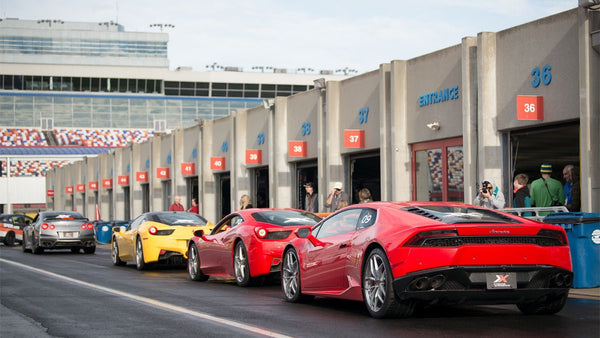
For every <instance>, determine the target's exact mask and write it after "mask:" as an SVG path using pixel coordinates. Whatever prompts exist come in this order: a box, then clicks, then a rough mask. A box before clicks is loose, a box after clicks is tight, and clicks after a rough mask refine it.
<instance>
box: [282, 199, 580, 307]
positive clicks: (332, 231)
mask: <svg viewBox="0 0 600 338" xmlns="http://www.w3.org/2000/svg"><path fill="white" fill-rule="evenodd" d="M295 237H297V238H295V239H293V240H292V241H291V242H290V243H289V244H288V245H287V246H286V248H285V250H284V254H283V258H282V260H283V261H282V271H281V286H282V290H283V294H284V297H285V299H286V300H287V301H288V302H299V301H305V300H309V299H311V298H312V297H314V296H322V297H337V298H344V299H350V300H358V301H364V302H365V305H366V307H367V309H368V311H369V313H370V314H371V316H373V317H375V318H382V317H407V316H410V315H411V314H412V313H413V310H414V308H415V305H416V304H422V305H430V304H461V303H466V304H516V305H517V307H518V308H519V309H520V310H521V311H522V312H523V313H526V314H551V313H556V312H558V311H560V310H561V309H562V308H563V306H564V304H565V302H566V300H567V296H568V293H569V287H570V286H571V284H572V280H573V273H572V268H571V256H570V253H569V247H568V243H567V236H566V233H565V231H564V230H563V229H562V228H561V227H559V226H555V225H551V224H545V223H539V222H535V221H531V220H528V219H525V218H520V217H517V216H513V215H510V214H506V213H502V212H497V211H494V210H490V209H484V208H479V207H474V206H471V205H466V204H460V203H445V202H406V203H399V202H373V203H365V204H356V205H352V206H349V207H346V208H344V209H342V210H340V211H338V212H336V213H335V214H332V215H331V216H329V217H327V218H325V219H323V220H322V221H321V222H320V223H318V224H317V225H315V226H314V227H313V228H312V230H308V229H299V230H297V231H295Z"/></svg>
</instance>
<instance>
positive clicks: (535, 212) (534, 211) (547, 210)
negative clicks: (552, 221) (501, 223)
mask: <svg viewBox="0 0 600 338" xmlns="http://www.w3.org/2000/svg"><path fill="white" fill-rule="evenodd" d="M499 211H503V212H507V213H510V214H513V215H517V216H522V217H525V218H529V219H533V220H536V221H539V222H542V221H543V220H544V217H546V215H547V214H551V213H555V212H569V209H567V207H565V206H564V205H561V206H557V207H540V208H538V207H531V208H506V209H500V210H499ZM540 213H542V214H541V215H540ZM523 215H525V216H523Z"/></svg>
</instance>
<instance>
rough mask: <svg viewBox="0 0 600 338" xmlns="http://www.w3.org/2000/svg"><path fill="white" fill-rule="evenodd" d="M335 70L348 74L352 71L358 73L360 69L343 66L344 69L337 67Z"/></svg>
mask: <svg viewBox="0 0 600 338" xmlns="http://www.w3.org/2000/svg"><path fill="white" fill-rule="evenodd" d="M335 72H336V73H344V75H348V74H352V73H358V71H357V70H356V69H350V68H348V67H346V68H342V69H336V70H335Z"/></svg>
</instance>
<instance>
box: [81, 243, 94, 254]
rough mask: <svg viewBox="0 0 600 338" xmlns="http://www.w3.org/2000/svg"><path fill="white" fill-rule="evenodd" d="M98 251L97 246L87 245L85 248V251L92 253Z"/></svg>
mask: <svg viewBox="0 0 600 338" xmlns="http://www.w3.org/2000/svg"><path fill="white" fill-rule="evenodd" d="M95 252H96V246H95V245H94V246H86V247H84V248H83V253H85V254H88V255H91V254H93V253H95Z"/></svg>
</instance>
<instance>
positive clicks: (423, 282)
mask: <svg viewBox="0 0 600 338" xmlns="http://www.w3.org/2000/svg"><path fill="white" fill-rule="evenodd" d="M445 282H446V276H444V275H441V274H440V275H435V276H433V277H419V278H417V279H415V280H413V281H412V282H410V284H409V285H408V288H409V289H411V290H414V291H425V290H428V291H429V290H437V289H439V288H440V287H441V286H442V285H444V283H445Z"/></svg>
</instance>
